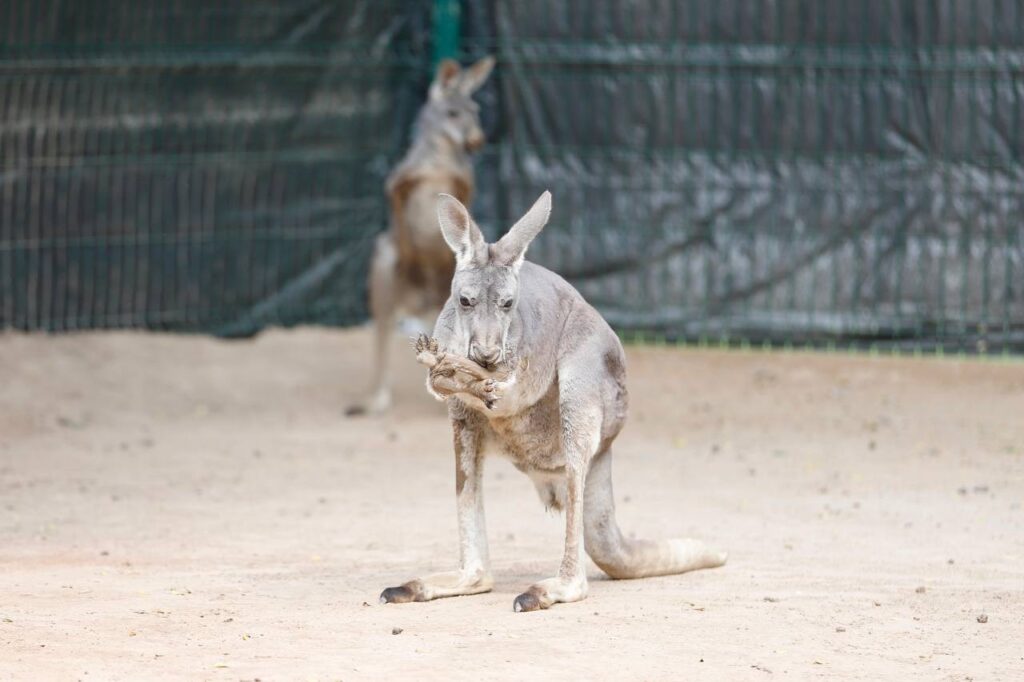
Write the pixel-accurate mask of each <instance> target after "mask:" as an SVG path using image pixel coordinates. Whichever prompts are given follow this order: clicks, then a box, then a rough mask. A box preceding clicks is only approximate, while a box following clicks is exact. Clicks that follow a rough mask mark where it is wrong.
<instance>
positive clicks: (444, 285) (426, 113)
mask: <svg viewBox="0 0 1024 682" xmlns="http://www.w3.org/2000/svg"><path fill="white" fill-rule="evenodd" d="M493 67H494V59H493V58H492V57H485V58H484V59H481V60H480V61H479V62H477V63H476V64H474V65H473V66H471V67H469V68H467V69H465V70H463V69H462V68H461V67H460V66H459V65H458V64H457V63H455V62H454V61H452V60H444V61H442V62H441V64H440V65H439V66H438V69H437V74H436V76H435V78H434V81H433V83H432V84H431V86H430V90H429V94H428V97H427V101H426V103H425V104H424V105H423V108H422V109H421V110H420V113H419V115H418V116H417V119H416V124H415V129H414V134H413V141H412V144H411V146H410V148H409V151H408V152H407V153H406V155H405V157H404V158H403V159H402V161H401V162H400V163H399V164H398V165H397V166H396V167H395V168H394V170H393V171H392V172H391V174H390V175H389V176H388V179H387V183H386V185H385V189H386V192H387V196H388V201H389V205H390V209H391V210H390V215H391V224H390V226H389V228H388V230H387V231H386V232H384V233H382V234H381V235H380V236H379V237H378V238H377V242H376V244H375V246H374V253H373V258H372V261H371V263H370V278H369V289H370V313H371V315H372V317H373V322H374V350H375V361H374V369H375V371H374V379H373V388H372V390H371V392H370V395H369V396H368V397H367V398H366V399H365V400H364V401H362V402H359V403H357V404H355V405H352V406H350V407H349V408H348V410H347V413H348V414H361V413H365V412H373V413H381V412H384V411H386V410H387V409H388V408H389V407H390V405H391V379H390V362H389V358H390V346H391V337H392V335H393V332H394V327H395V322H396V320H397V318H398V316H399V315H400V314H407V315H414V316H424V317H425V316H433V315H436V314H437V311H438V310H439V309H440V307H441V306H442V305H443V304H444V301H445V299H446V298H447V296H448V290H449V286H450V284H451V278H452V274H453V273H454V271H455V259H454V258H453V257H452V253H451V251H450V250H449V248H448V246H447V245H446V244H445V241H444V239H443V238H442V236H441V232H440V231H439V230H438V226H437V211H436V199H437V195H438V193H440V192H444V193H448V194H452V195H455V196H457V197H459V199H460V200H462V201H463V202H465V203H470V202H471V201H472V198H473V192H474V188H475V179H474V175H473V163H472V158H471V155H472V154H473V152H475V151H477V150H479V149H480V148H481V147H482V146H483V144H484V141H485V140H484V134H483V130H482V129H481V127H480V115H479V106H478V105H477V103H476V102H474V101H473V99H472V95H473V93H474V92H475V91H476V90H477V89H478V88H479V87H480V86H482V85H483V83H484V81H486V79H487V76H488V75H489V74H490V72H491V70H492V69H493Z"/></svg>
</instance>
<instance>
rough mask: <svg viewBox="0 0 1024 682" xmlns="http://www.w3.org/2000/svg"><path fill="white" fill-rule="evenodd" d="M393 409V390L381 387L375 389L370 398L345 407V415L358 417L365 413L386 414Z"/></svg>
mask: <svg viewBox="0 0 1024 682" xmlns="http://www.w3.org/2000/svg"><path fill="white" fill-rule="evenodd" d="M390 409H391V391H390V390H388V389H386V388H380V389H377V390H376V391H374V393H373V395H372V396H371V397H370V399H369V400H366V401H365V402H359V403H353V404H352V405H349V406H348V407H346V408H345V415H346V416H348V417H356V416H361V415H364V414H374V415H376V414H384V413H385V412H387V411H388V410H390Z"/></svg>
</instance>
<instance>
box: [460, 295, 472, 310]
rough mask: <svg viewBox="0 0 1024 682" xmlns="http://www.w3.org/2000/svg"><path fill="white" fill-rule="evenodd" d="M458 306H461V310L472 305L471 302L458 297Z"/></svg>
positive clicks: (463, 297)
mask: <svg viewBox="0 0 1024 682" xmlns="http://www.w3.org/2000/svg"><path fill="white" fill-rule="evenodd" d="M459 305H461V306H462V307H463V308H469V307H470V306H472V305H473V302H472V301H470V300H469V299H468V298H466V297H465V296H459Z"/></svg>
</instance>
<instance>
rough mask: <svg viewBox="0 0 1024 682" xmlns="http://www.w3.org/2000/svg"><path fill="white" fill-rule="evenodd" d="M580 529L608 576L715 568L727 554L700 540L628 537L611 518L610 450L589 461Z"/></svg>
mask: <svg viewBox="0 0 1024 682" xmlns="http://www.w3.org/2000/svg"><path fill="white" fill-rule="evenodd" d="M583 491H584V492H583V494H584V502H583V528H584V538H585V542H586V549H587V554H589V555H590V558H591V559H593V560H594V563H595V564H597V565H598V567H600V569H601V570H602V571H604V572H605V573H607V574H608V575H610V576H611V577H612V578H616V579H621V578H645V577H648V576H653V575H671V574H674V573H685V572H686V571H694V570H697V569H699V568H715V567H717V566H721V565H722V564H724V563H725V560H726V558H727V555H726V554H725V553H724V552H718V551H715V550H712V549H709V548H708V547H706V546H705V545H704V543H703V542H701V541H700V540H693V539H689V538H686V539H675V540H630V539H628V538H625V537H623V536H622V531H621V530H619V524H618V523H617V522H616V521H615V499H614V495H613V493H612V465H611V452H609V451H605V452H602V453H600V454H598V455H597V456H596V457H595V458H594V461H593V462H592V463H591V467H590V472H589V473H588V474H587V482H586V485H585V486H584V488H583Z"/></svg>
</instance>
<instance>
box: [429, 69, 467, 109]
mask: <svg viewBox="0 0 1024 682" xmlns="http://www.w3.org/2000/svg"><path fill="white" fill-rule="evenodd" d="M461 76H462V67H461V66H459V63H458V62H457V61H455V60H454V59H442V60H441V62H440V63H439V64H438V65H437V73H435V74H434V81H433V82H432V83H431V84H430V99H432V100H435V101H440V100H442V99H444V98H445V94H446V93H447V92H448V90H449V89H450V88H453V87H455V84H456V83H457V82H458V80H459V78H460V77H461Z"/></svg>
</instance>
